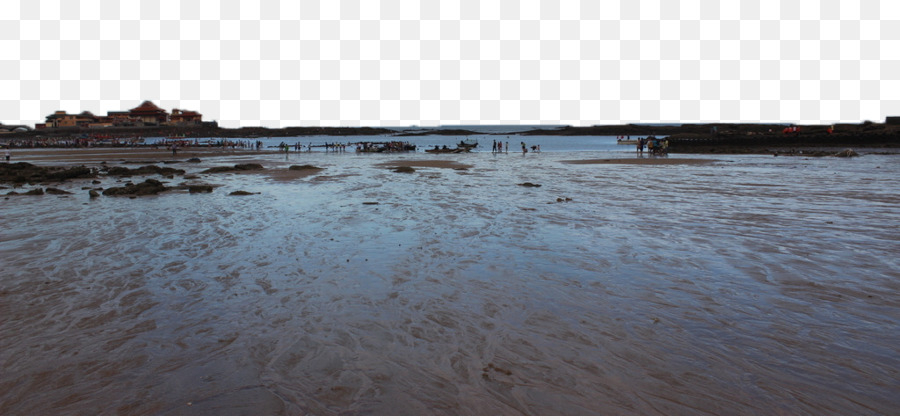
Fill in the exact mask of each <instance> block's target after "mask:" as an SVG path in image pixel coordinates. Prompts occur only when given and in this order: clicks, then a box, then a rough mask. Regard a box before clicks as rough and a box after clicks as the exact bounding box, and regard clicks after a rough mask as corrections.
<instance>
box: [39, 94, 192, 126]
mask: <svg viewBox="0 0 900 420" xmlns="http://www.w3.org/2000/svg"><path fill="white" fill-rule="evenodd" d="M203 124H204V122H203V115H202V114H200V113H199V112H196V111H188V110H184V109H173V110H172V114H171V115H169V113H168V112H166V110H164V109H162V108H160V107H158V106H156V105H155V104H154V103H153V102H150V101H144V102H143V103H141V104H140V105H139V106H138V107H137V108H132V109H130V110H128V111H109V112H108V113H107V114H106V116H96V115H94V114H92V113H91V112H89V111H84V112H82V113H80V114H69V113H67V112H66V111H56V112H54V113H53V114H50V115H48V116H47V119H46V122H45V123H43V124H35V128H37V129H42V128H59V127H89V128H103V127H123V126H125V127H128V126H158V125H203Z"/></svg>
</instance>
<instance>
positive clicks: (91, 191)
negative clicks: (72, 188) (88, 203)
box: [88, 190, 100, 198]
mask: <svg viewBox="0 0 900 420" xmlns="http://www.w3.org/2000/svg"><path fill="white" fill-rule="evenodd" d="M88 195H89V196H90V197H91V198H97V197H100V193H99V192H97V190H90V191H88Z"/></svg>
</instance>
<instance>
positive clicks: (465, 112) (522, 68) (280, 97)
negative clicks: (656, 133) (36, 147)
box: [0, 0, 900, 127]
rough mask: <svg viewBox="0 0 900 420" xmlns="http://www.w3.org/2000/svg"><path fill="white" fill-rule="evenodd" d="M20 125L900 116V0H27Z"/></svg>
mask: <svg viewBox="0 0 900 420" xmlns="http://www.w3.org/2000/svg"><path fill="white" fill-rule="evenodd" d="M2 8H3V10H2V12H0V92H2V95H0V121H3V122H4V123H7V124H12V123H23V124H34V123H35V122H42V121H43V119H44V117H45V116H46V115H49V114H51V113H52V112H53V111H55V110H58V109H62V110H66V111H68V112H70V113H77V112H81V111H85V110H87V111H91V112H93V113H95V114H105V113H106V112H107V111H111V110H127V109H129V108H133V107H135V106H137V105H138V104H139V103H140V102H142V101H143V100H151V101H153V102H155V103H156V104H157V105H159V106H161V107H163V108H166V109H171V108H184V109H190V110H197V111H200V112H201V113H203V114H204V119H206V120H217V121H219V123H220V124H221V125H223V126H226V127H234V126H256V125H263V126H269V127H286V126H296V125H349V126H357V125H386V126H393V125H411V124H417V125H436V124H473V123H477V124H520V123H526V124H536V123H543V124H557V123H562V124H573V125H590V124H605V123H621V122H638V121H640V122H709V121H728V122H739V121H745V122H758V121H767V122H770V121H785V122H800V123H816V122H823V123H830V122H836V121H847V122H856V121H862V120H872V121H882V120H883V119H884V117H885V116H888V115H900V98H898V95H900V94H898V92H900V2H897V1H894V0H817V1H781V0H742V1H729V2H720V1H719V0H654V1H643V0H610V1H600V0H565V1H556V0H553V1H550V0H484V1H482V0H458V1H440V2H438V1H429V2H419V1H406V0H403V1H399V0H384V1H377V2H376V1H368V0H330V1H324V2H317V1H307V0H299V1H296V0H283V1H282V0H264V1H239V0H222V1H218V2H196V1H179V0H158V1H149V0H144V1H128V2H120V1H119V0H9V1H4V2H3V3H2Z"/></svg>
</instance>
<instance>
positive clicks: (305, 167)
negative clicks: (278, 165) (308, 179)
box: [288, 165, 322, 171]
mask: <svg viewBox="0 0 900 420" xmlns="http://www.w3.org/2000/svg"><path fill="white" fill-rule="evenodd" d="M288 170H291V171H321V170H322V168H320V167H318V166H313V165H291V167H290V168H288Z"/></svg>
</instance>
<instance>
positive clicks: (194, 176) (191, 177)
mask: <svg viewBox="0 0 900 420" xmlns="http://www.w3.org/2000/svg"><path fill="white" fill-rule="evenodd" d="M199 178H200V177H199V176H197V175H185V176H184V179H199Z"/></svg>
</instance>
